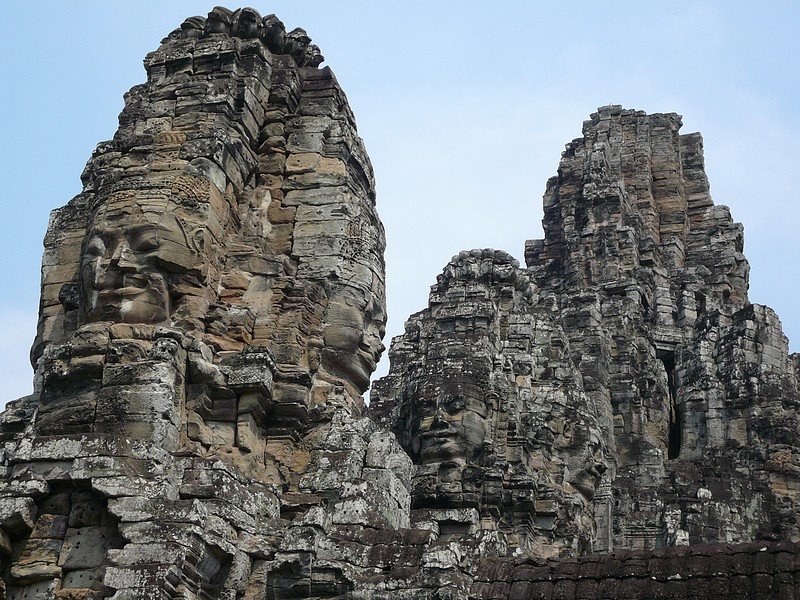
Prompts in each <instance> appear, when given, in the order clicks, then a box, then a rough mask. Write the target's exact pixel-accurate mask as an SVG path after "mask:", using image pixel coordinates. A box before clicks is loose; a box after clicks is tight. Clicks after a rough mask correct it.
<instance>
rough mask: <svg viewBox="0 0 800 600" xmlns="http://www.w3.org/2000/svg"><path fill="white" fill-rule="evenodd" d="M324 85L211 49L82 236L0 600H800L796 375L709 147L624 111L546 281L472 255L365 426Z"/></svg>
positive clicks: (450, 274)
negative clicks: (707, 166)
mask: <svg viewBox="0 0 800 600" xmlns="http://www.w3.org/2000/svg"><path fill="white" fill-rule="evenodd" d="M322 62H323V57H322V55H321V53H320V50H319V48H317V47H316V46H315V45H314V44H312V43H311V39H310V38H309V36H308V35H307V34H306V32H305V31H304V30H302V29H299V28H298V29H293V30H291V31H287V29H286V27H285V26H284V25H283V23H282V22H281V21H280V20H279V19H278V18H277V17H275V15H268V16H266V17H262V16H261V15H259V14H258V13H257V12H256V11H255V10H253V9H249V8H244V9H239V10H236V11H230V10H227V9H224V8H220V7H217V8H215V9H214V10H213V11H212V12H210V13H209V14H208V16H207V17H191V18H189V19H187V20H186V21H184V22H183V23H182V24H181V26H180V27H179V28H178V29H176V30H174V31H173V32H171V33H170V34H169V35H168V36H167V37H166V38H165V39H164V40H163V41H162V43H161V45H160V47H159V48H158V49H157V50H156V51H154V52H152V53H150V54H148V55H147V57H146V59H145V67H146V71H147V81H146V83H144V84H142V85H138V86H135V87H134V88H132V89H131V90H130V91H129V92H128V93H127V94H126V96H125V107H124V109H123V111H122V113H121V115H120V118H119V129H118V130H117V132H116V134H115V135H114V138H113V139H112V140H110V141H107V142H103V143H101V144H99V145H98V146H97V149H96V150H95V152H94V153H93V155H92V157H91V158H90V160H89V162H88V164H87V166H86V169H85V170H84V172H83V174H82V176H81V178H82V182H83V190H82V192H81V193H80V194H78V195H77V196H76V197H75V198H73V199H72V200H70V201H69V202H68V203H67V204H66V205H65V206H63V207H61V208H58V209H56V210H54V211H53V213H52V215H51V218H50V224H49V227H48V231H47V234H46V236H45V243H44V245H45V250H44V257H43V261H42V286H41V300H40V306H39V324H38V330H37V333H36V339H35V341H34V344H33V347H32V349H31V361H32V364H33V365H34V368H35V380H34V392H33V394H31V395H29V396H26V397H24V398H20V399H17V400H12V401H10V402H8V404H7V406H6V409H5V411H4V412H3V413H2V414H0V443H1V444H2V454H0V456H1V457H2V475H1V476H0V566H2V581H1V582H0V598H9V599H14V600H21V599H28V600H31V599H63V600H93V599H100V598H112V599H115V600H123V599H125V600H128V599H153V600H155V599H159V600H163V599H167V598H171V599H184V600H193V599H197V600H200V599H209V600H211V599H217V598H221V599H228V600H235V599H241V600H267V599H270V600H277V599H283V598H309V599H318V598H351V599H367V598H377V599H386V600H388V599H407V600H411V599H417V598H430V599H453V600H456V599H476V600H477V599H487V600H488V599H491V598H516V599H523V598H547V599H550V598H581V599H584V598H585V599H601V598H730V599H734V598H787V599H788V598H796V597H800V596H798V593H800V522H799V521H798V519H799V518H800V386H799V384H798V371H800V356H798V355H797V354H789V351H788V341H787V339H786V337H785V336H784V334H783V332H782V329H781V323H780V321H779V319H778V317H777V315H775V313H774V312H773V311H772V310H771V309H769V308H768V307H765V306H761V305H756V304H752V303H751V302H750V301H749V300H748V275H749V266H748V263H747V260H746V259H745V257H744V255H743V228H742V226H741V225H740V224H738V223H735V222H734V221H733V220H732V217H731V215H730V211H729V210H728V209H727V207H724V206H718V205H715V204H714V203H713V202H712V200H711V197H710V194H709V184H708V180H707V177H706V174H705V170H704V163H703V146H702V138H701V136H700V135H699V134H696V133H689V134H682V133H681V132H680V128H681V117H680V116H679V115H677V114H673V113H670V114H652V115H647V114H645V113H644V112H642V111H636V110H630V109H623V108H622V107H620V106H615V105H612V106H605V107H602V108H599V109H598V110H597V112H595V113H594V114H592V115H591V116H590V118H589V119H588V120H587V121H585V122H584V124H583V134H582V137H580V138H578V139H576V140H573V141H572V142H570V143H569V144H567V146H566V149H565V151H564V152H563V154H562V157H561V162H560V165H559V168H558V173H557V175H556V176H554V177H552V178H551V179H550V180H549V181H548V182H547V185H546V191H545V194H544V220H543V224H544V238H543V239H540V240H530V241H529V242H527V243H526V246H525V248H524V257H525V265H521V264H520V263H519V262H518V261H517V260H516V259H514V258H513V257H512V256H511V255H509V254H508V253H506V252H505V251H501V250H495V249H477V250H468V251H462V252H460V253H458V254H457V255H455V256H454V257H453V258H452V260H451V261H450V262H449V263H448V264H447V265H445V266H444V269H443V271H442V274H441V275H440V276H439V277H438V278H437V280H436V282H435V283H434V284H433V286H432V287H431V291H430V296H429V302H428V306H427V307H420V308H421V310H420V311H419V312H417V313H415V314H413V315H411V316H410V317H409V318H408V320H407V322H406V325H405V331H404V333H403V334H402V335H399V336H397V337H395V338H394V339H393V340H392V341H391V346H390V349H389V357H390V361H391V366H390V371H389V374H388V375H387V376H385V377H383V378H381V379H379V380H377V381H375V382H373V383H372V384H371V392H370V394H371V395H370V398H371V402H370V404H369V406H367V405H366V403H365V401H364V394H365V392H367V390H368V389H370V379H371V376H372V373H373V372H374V371H375V368H376V364H377V362H378V361H379V359H380V356H381V354H382V353H383V351H384V346H383V342H382V339H383V337H384V333H385V325H386V293H385V289H386V286H385V263H384V249H385V244H386V240H385V235H384V229H383V225H382V224H381V221H380V219H379V217H378V212H377V208H376V194H375V181H374V176H373V172H372V167H371V164H370V160H369V157H368V155H367V153H366V150H365V147H364V143H363V142H362V140H361V138H360V137H359V136H358V133H357V130H356V123H355V118H354V116H353V113H352V111H351V110H350V107H349V105H348V102H347V98H346V96H345V94H344V92H343V91H342V89H341V88H340V86H339V84H338V82H337V80H336V78H335V76H334V74H333V72H332V71H331V70H330V68H328V67H322V66H321V64H322ZM476 242H480V240H476ZM511 250H520V251H521V250H522V249H511ZM428 283H430V282H423V281H420V282H419V285H420V286H422V285H427V284H428Z"/></svg>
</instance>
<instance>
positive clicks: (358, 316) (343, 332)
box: [323, 291, 386, 391]
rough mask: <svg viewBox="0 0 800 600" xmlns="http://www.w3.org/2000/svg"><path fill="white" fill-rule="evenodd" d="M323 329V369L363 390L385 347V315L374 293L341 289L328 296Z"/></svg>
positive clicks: (367, 384)
mask: <svg viewBox="0 0 800 600" xmlns="http://www.w3.org/2000/svg"><path fill="white" fill-rule="evenodd" d="M326 322H327V324H326V326H325V331H324V338H325V353H324V356H323V361H324V364H325V367H326V369H327V370H328V371H329V372H330V373H331V374H333V375H337V376H340V377H343V378H345V379H348V380H350V381H352V382H353V383H354V384H355V385H356V387H358V388H359V389H360V390H361V391H364V390H366V389H367V387H368V386H369V379H370V376H371V375H372V373H373V372H374V371H375V367H376V366H377V364H378V361H379V360H380V358H381V354H382V353H383V351H384V350H385V347H384V345H383V343H382V339H383V335H384V333H385V330H386V315H385V313H384V311H383V308H382V306H381V302H380V300H379V299H378V298H377V297H376V296H375V295H374V294H369V295H368V296H367V295H361V294H359V293H357V292H350V291H347V292H344V293H342V294H337V296H336V297H334V298H333V299H331V302H330V304H329V307H328V311H327V315H326Z"/></svg>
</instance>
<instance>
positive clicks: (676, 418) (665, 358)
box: [659, 351, 683, 460]
mask: <svg viewBox="0 0 800 600" xmlns="http://www.w3.org/2000/svg"><path fill="white" fill-rule="evenodd" d="M659 358H660V359H661V363H662V364H663V365H664V371H665V372H666V374H667V392H668V394H669V425H668V427H667V458H668V459H670V460H674V459H676V458H678V457H679V456H680V453H681V443H682V437H683V432H682V428H681V423H682V421H683V419H682V417H683V415H682V407H681V406H680V405H679V404H678V398H677V395H678V388H677V385H676V382H675V353H674V352H670V351H665V352H660V353H659Z"/></svg>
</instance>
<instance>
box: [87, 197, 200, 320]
mask: <svg viewBox="0 0 800 600" xmlns="http://www.w3.org/2000/svg"><path fill="white" fill-rule="evenodd" d="M201 265H202V256H201V254H200V252H199V249H198V240H195V239H192V237H191V236H190V235H187V232H186V231H185V226H184V225H183V223H182V222H181V220H180V219H179V218H178V217H176V216H175V214H174V213H173V211H170V210H169V209H167V208H165V209H164V211H163V212H162V213H161V214H158V213H154V212H143V211H142V210H141V209H140V207H139V206H138V205H137V204H136V203H135V202H133V201H127V202H125V201H120V199H116V200H114V199H112V200H110V201H109V204H108V206H107V210H104V211H101V214H100V215H98V217H96V218H95V220H94V222H93V224H92V226H91V227H90V229H89V231H88V232H87V235H86V238H85V243H84V249H83V255H82V257H81V285H82V294H81V299H82V308H83V311H82V315H83V318H84V319H85V321H87V322H92V321H114V322H122V323H150V324H154V323H163V322H166V321H168V320H169V317H170V314H171V310H172V306H171V299H170V275H171V273H176V272H184V273H186V272H197V271H199V269H200V267H201Z"/></svg>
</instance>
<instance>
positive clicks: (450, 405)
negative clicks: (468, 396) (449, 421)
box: [443, 398, 467, 414]
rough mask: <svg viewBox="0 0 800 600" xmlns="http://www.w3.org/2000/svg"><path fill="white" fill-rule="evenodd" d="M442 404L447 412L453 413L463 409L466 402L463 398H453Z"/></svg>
mask: <svg viewBox="0 0 800 600" xmlns="http://www.w3.org/2000/svg"><path fill="white" fill-rule="evenodd" d="M443 406H444V407H445V408H446V409H447V412H448V413H450V414H454V413H457V412H461V411H462V410H464V409H465V408H466V407H467V403H466V402H465V401H464V398H453V399H452V400H450V401H447V402H444V403H443Z"/></svg>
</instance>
